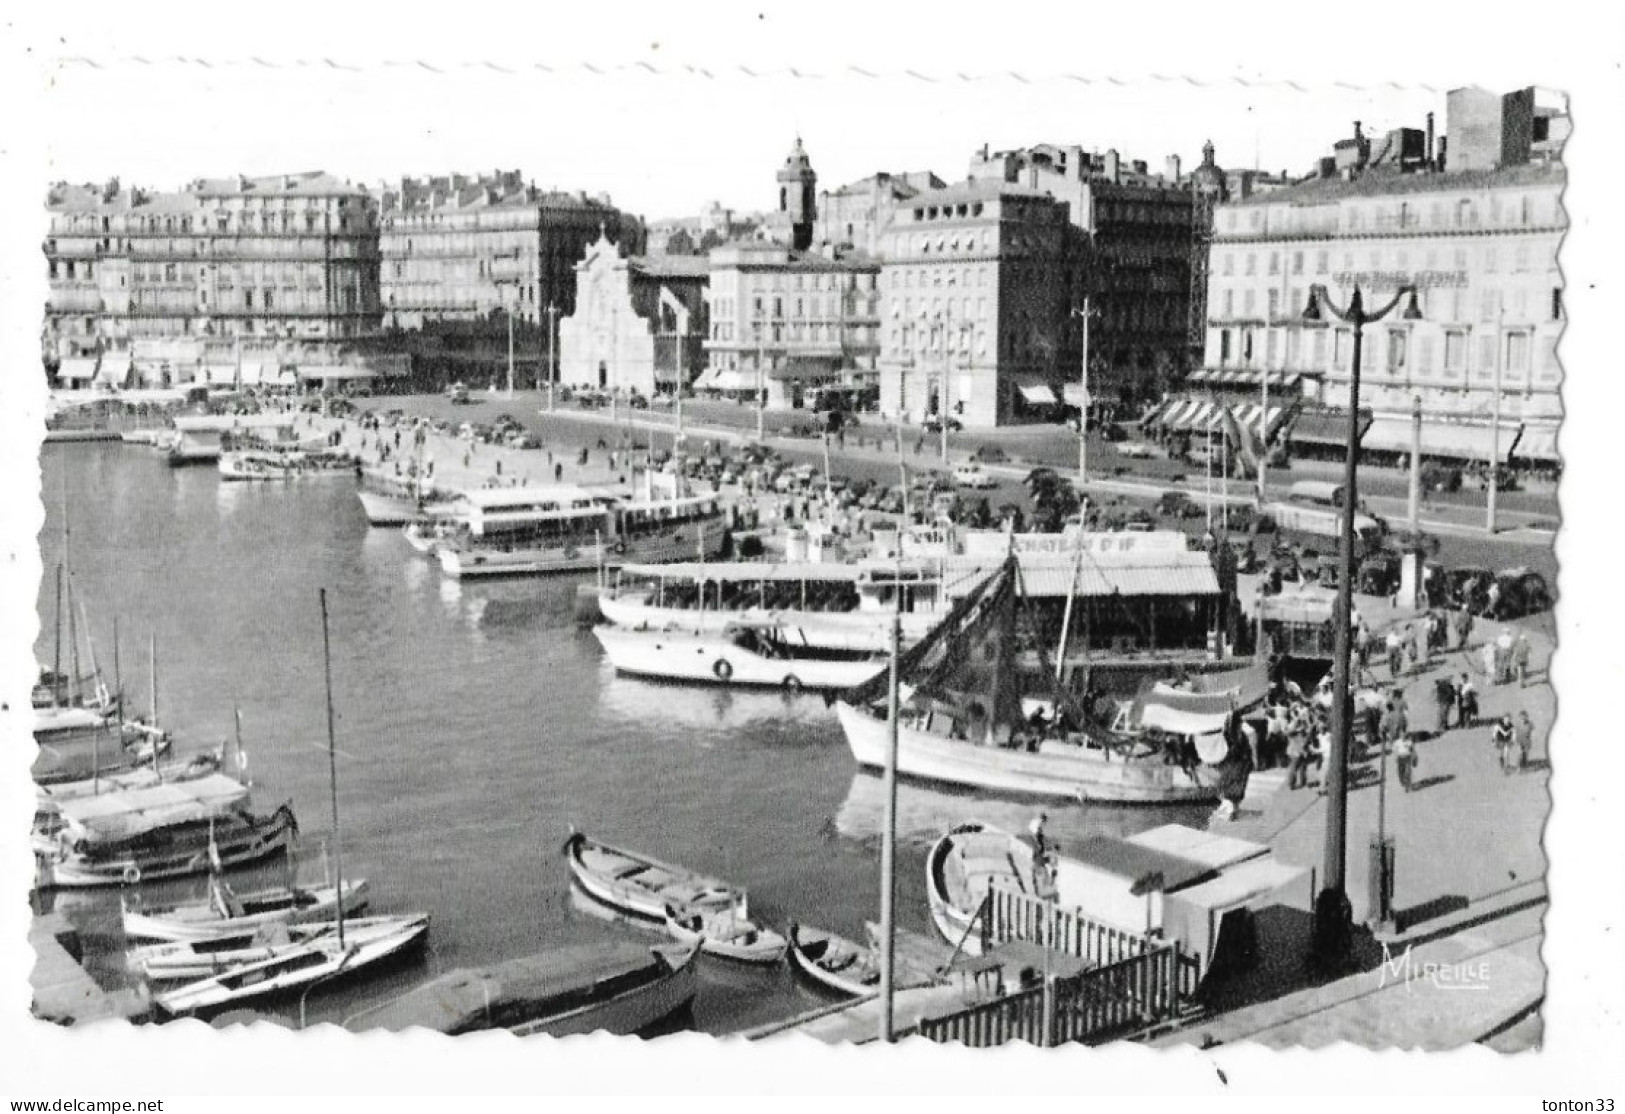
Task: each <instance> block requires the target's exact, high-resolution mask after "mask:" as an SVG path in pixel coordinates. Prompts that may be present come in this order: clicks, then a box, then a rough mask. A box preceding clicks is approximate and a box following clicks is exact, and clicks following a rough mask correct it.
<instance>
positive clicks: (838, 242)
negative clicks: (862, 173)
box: [813, 170, 947, 256]
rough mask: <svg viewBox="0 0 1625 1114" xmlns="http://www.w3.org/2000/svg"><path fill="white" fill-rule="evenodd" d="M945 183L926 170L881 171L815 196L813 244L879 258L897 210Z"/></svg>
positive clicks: (940, 187)
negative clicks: (815, 217) (816, 197)
mask: <svg viewBox="0 0 1625 1114" xmlns="http://www.w3.org/2000/svg"><path fill="white" fill-rule="evenodd" d="M946 185H947V183H946V182H944V181H943V180H942V179H941V178H938V177H937V176H936V175H935V174H933V173H931V172H930V171H929V170H922V171H910V172H908V173H904V174H888V173H886V172H885V171H882V172H880V173H878V174H871V175H870V176H869V177H867V178H864V179H862V180H861V181H857V182H852V183H850V184H848V185H844V186H841V187H840V188H838V189H834V190H824V191H823V192H821V193H820V194H819V195H818V219H817V220H816V221H815V222H814V227H813V242H814V243H816V244H820V245H822V246H824V247H825V248H826V249H837V250H838V249H843V248H844V249H856V250H857V251H861V252H864V253H865V254H868V255H874V256H878V255H880V254H881V252H882V251H883V236H884V233H885V231H886V227H887V225H889V224H891V220H892V215H893V214H894V213H895V212H896V211H897V207H898V206H899V205H900V204H902V203H903V202H905V201H908V200H909V199H910V198H913V197H917V196H919V194H921V193H923V192H924V191H926V190H940V189H942V188H943V187H944V186H946Z"/></svg>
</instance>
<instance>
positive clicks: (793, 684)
mask: <svg viewBox="0 0 1625 1114" xmlns="http://www.w3.org/2000/svg"><path fill="white" fill-rule="evenodd" d="M801 689H802V684H801V678H800V677H797V676H796V675H795V674H794V673H791V674H790V675H789V676H787V677H785V679H784V691H785V692H788V693H791V694H795V693H798V692H800V691H801Z"/></svg>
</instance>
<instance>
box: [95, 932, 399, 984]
mask: <svg viewBox="0 0 1625 1114" xmlns="http://www.w3.org/2000/svg"><path fill="white" fill-rule="evenodd" d="M418 919H419V918H418V917H414V916H405V917H362V918H359V919H356V920H347V921H345V925H344V930H345V933H346V940H345V945H346V946H347V947H350V948H361V947H365V946H367V945H369V944H372V943H374V942H376V941H378V940H381V939H383V938H384V937H386V936H393V935H394V934H396V933H398V932H402V931H404V930H406V929H408V928H410V927H411V925H412V923H413V922H415V921H416V920H418ZM337 933H338V925H337V922H335V921H312V922H309V923H306V924H285V923H282V922H277V921H273V922H271V923H269V924H262V925H257V926H253V927H246V928H241V929H239V930H238V931H236V932H235V933H230V934H226V935H221V936H216V937H213V938H208V939H200V940H181V941H170V942H168V943H163V944H143V945H141V946H139V947H135V948H131V949H130V951H129V954H128V955H127V956H126V962H127V963H128V965H129V967H130V968H131V970H137V971H140V972H141V973H142V974H144V975H145V976H146V977H147V978H148V979H151V980H153V981H155V982H162V981H169V982H174V981H177V980H182V979H205V978H209V977H210V976H212V975H221V974H226V973H229V972H231V971H233V970H236V969H238V968H241V967H245V966H248V965H250V964H254V963H260V962H264V961H267V960H273V959H278V958H281V957H283V956H288V955H293V954H295V953H296V952H298V951H300V950H302V949H304V948H306V947H307V946H309V945H310V944H312V943H314V942H315V941H317V940H319V939H321V938H323V937H326V936H332V937H333V938H334V940H337V939H338V935H337Z"/></svg>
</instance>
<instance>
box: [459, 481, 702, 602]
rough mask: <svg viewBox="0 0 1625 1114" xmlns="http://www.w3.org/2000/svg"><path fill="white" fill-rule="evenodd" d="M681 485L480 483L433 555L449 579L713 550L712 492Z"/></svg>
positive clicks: (612, 563)
mask: <svg viewBox="0 0 1625 1114" xmlns="http://www.w3.org/2000/svg"><path fill="white" fill-rule="evenodd" d="M661 475H664V474H663V473H662V474H661ZM669 478H671V479H675V477H669ZM681 490H682V489H681V488H671V489H670V493H654V492H653V491H652V490H651V491H649V492H646V493H645V494H644V495H643V496H642V497H641V498H636V499H631V500H624V499H621V498H618V497H616V496H614V495H609V494H605V493H602V492H593V491H589V490H587V489H585V488H580V487H575V486H572V485H568V484H536V485H529V486H525V487H497V488H479V489H476V490H474V491H469V492H465V493H464V494H463V495H462V496H461V497H460V498H459V499H458V501H457V511H456V516H455V521H456V529H455V530H454V531H453V532H452V533H451V535H450V536H449V537H447V538H446V539H444V540H443V541H442V542H441V544H440V545H439V546H438V547H437V548H436V551H435V552H436V556H437V557H438V559H439V561H440V567H441V570H442V571H443V572H444V573H445V574H446V575H447V576H450V577H456V578H462V577H476V576H522V575H540V574H546V573H560V572H581V571H585V570H589V569H598V568H608V567H613V566H619V565H621V564H623V563H624V562H627V561H655V562H659V561H676V560H680V559H682V558H684V557H689V556H697V555H702V554H703V555H704V556H707V557H709V556H713V555H715V554H717V553H719V552H720V551H721V547H722V536H723V527H724V515H723V512H722V509H721V506H720V505H719V503H718V501H717V497H716V496H715V495H686V494H681Z"/></svg>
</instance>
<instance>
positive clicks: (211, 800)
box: [34, 773, 299, 889]
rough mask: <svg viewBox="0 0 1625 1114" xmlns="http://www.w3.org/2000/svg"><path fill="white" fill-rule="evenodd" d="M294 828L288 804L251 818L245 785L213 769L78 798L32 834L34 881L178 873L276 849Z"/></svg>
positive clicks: (118, 881)
mask: <svg viewBox="0 0 1625 1114" xmlns="http://www.w3.org/2000/svg"><path fill="white" fill-rule="evenodd" d="M298 830H299V829H298V823H297V821H296V820H295V819H294V815H293V807H292V805H288V804H284V805H282V806H281V807H280V808H278V809H277V810H276V811H275V812H273V813H271V814H269V815H256V814H254V813H253V812H251V811H250V809H249V799H248V787H247V786H245V785H243V784H242V783H241V782H239V781H237V780H235V779H233V778H230V777H227V776H226V775H224V774H219V773H216V774H208V775H205V776H203V777H199V778H195V779H193V780H190V781H181V782H163V783H161V784H158V785H151V786H147V787H145V788H141V789H127V790H124V791H122V792H115V793H101V794H96V795H93V796H89V797H80V798H78V799H75V800H69V801H63V802H61V803H60V804H59V805H58V806H57V811H56V814H55V816H54V818H53V820H52V823H51V824H50V825H48V826H47V827H45V828H43V829H39V830H36V831H35V833H34V857H35V864H36V881H37V884H38V885H39V886H40V888H42V889H43V888H46V887H57V888H73V887H92V886H121V885H122V886H133V885H138V884H139V883H141V882H143V881H147V882H151V881H156V880H159V879H164V878H183V877H186V876H187V875H192V874H202V873H205V872H207V871H208V870H210V869H211V868H214V869H225V868H228V867H233V866H241V865H245V864H247V863H252V862H258V861H259V860H261V859H265V858H269V857H270V856H272V855H276V854H280V853H282V852H284V851H286V850H287V849H288V845H289V844H290V843H291V842H292V840H293V838H294V836H295V835H296V834H297V832H298Z"/></svg>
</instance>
